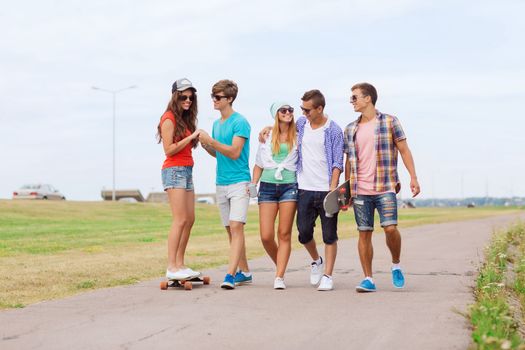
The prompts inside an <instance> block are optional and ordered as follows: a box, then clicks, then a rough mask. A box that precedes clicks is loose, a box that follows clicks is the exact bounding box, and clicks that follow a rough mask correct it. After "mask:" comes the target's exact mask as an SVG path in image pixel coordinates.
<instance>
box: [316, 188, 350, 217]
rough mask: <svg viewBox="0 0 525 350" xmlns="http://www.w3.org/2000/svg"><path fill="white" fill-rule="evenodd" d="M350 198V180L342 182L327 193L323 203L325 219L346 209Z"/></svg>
mask: <svg viewBox="0 0 525 350" xmlns="http://www.w3.org/2000/svg"><path fill="white" fill-rule="evenodd" d="M350 197H351V196H350V180H347V181H345V182H343V183H342V184H340V185H339V186H337V187H336V188H335V190H333V191H331V192H329V193H328V194H327V195H326V197H324V201H323V208H324V211H325V215H326V217H328V218H331V217H333V216H334V214H336V213H338V212H339V210H341V209H346V208H348V205H349V204H350Z"/></svg>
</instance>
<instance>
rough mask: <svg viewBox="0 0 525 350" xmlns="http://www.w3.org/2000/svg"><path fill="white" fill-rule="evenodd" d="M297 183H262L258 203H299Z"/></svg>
mask: <svg viewBox="0 0 525 350" xmlns="http://www.w3.org/2000/svg"><path fill="white" fill-rule="evenodd" d="M297 191H298V190H297V182H294V183H288V184H273V183H270V182H261V184H260V185H259V194H258V197H259V199H258V201H259V204H261V203H282V202H297Z"/></svg>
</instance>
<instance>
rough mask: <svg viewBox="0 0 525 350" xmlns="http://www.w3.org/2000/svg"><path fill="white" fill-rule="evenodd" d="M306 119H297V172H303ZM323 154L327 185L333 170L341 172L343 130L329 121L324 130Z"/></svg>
mask: <svg viewBox="0 0 525 350" xmlns="http://www.w3.org/2000/svg"><path fill="white" fill-rule="evenodd" d="M306 122H307V119H306V117H304V116H302V117H300V118H299V119H297V124H296V127H297V156H298V159H297V172H301V171H302V170H303V152H302V149H303V147H302V144H303V136H304V127H305V125H306ZM324 152H325V155H326V163H327V164H328V169H327V174H328V183H330V181H331V180H332V173H333V171H334V168H338V169H340V170H341V171H343V130H341V128H340V127H339V125H337V124H336V123H335V122H334V121H332V120H329V125H328V126H326V127H325V128H324Z"/></svg>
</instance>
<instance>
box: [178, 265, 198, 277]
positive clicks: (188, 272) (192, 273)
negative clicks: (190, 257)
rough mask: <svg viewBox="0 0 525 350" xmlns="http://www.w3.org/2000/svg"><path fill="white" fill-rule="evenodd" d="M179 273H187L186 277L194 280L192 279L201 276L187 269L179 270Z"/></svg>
mask: <svg viewBox="0 0 525 350" xmlns="http://www.w3.org/2000/svg"><path fill="white" fill-rule="evenodd" d="M181 271H184V272H185V273H187V274H188V275H190V277H189V278H194V277H199V276H200V275H201V273H200V272H199V271H193V270H192V269H190V268H189V267H187V268H185V269H183V270H181Z"/></svg>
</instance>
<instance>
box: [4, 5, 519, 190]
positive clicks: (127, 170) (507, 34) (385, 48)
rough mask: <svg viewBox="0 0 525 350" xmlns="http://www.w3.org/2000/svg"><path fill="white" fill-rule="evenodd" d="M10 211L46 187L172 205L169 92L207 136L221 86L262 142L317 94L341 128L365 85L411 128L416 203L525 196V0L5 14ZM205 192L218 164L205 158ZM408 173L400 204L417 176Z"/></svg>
mask: <svg viewBox="0 0 525 350" xmlns="http://www.w3.org/2000/svg"><path fill="white" fill-rule="evenodd" d="M2 5H3V6H2V10H1V11H0V31H1V32H2V35H1V37H0V44H1V51H0V174H1V175H0V176H1V177H0V198H10V197H11V194H12V192H13V190H15V189H17V188H18V187H20V186H21V185H23V184H25V183H37V182H42V183H51V184H53V185H54V186H55V187H57V188H59V189H60V190H61V191H62V192H63V193H64V194H65V195H66V197H68V199H74V200H100V190H101V189H102V188H104V187H105V188H107V189H110V188H111V186H112V99H111V94H107V93H103V92H100V91H95V90H93V89H91V87H92V86H98V87H101V88H105V89H109V90H117V89H121V88H125V87H128V86H130V85H137V86H138V88H136V89H132V90H127V91H123V92H121V93H119V94H117V110H116V113H117V124H116V181H117V188H138V189H140V190H141V191H142V193H143V194H144V195H145V196H146V195H147V194H148V193H149V192H151V191H160V190H162V185H161V178H160V168H161V164H162V161H163V159H164V156H163V152H162V147H161V146H160V145H158V144H156V141H155V132H156V126H157V123H158V121H159V117H160V116H161V114H162V113H163V111H164V110H165V108H166V104H167V102H168V100H169V97H170V87H171V84H172V82H173V81H174V80H175V79H178V78H182V77H187V78H189V79H190V80H192V81H193V83H194V84H195V86H196V87H197V89H198V94H199V96H198V97H199V110H200V113H199V126H200V127H201V128H203V129H206V130H208V131H210V129H211V125H212V122H213V120H214V119H215V118H217V117H218V114H217V113H216V112H215V111H214V110H213V108H212V103H211V101H210V98H209V93H210V89H211V86H212V85H213V84H214V83H215V82H216V81H217V80H219V79H223V78H229V79H233V80H235V81H236V82H237V83H238V85H239V89H240V92H239V95H238V98H237V101H236V103H235V104H234V108H235V109H236V110H237V111H239V112H241V113H242V114H244V115H245V116H246V117H247V118H248V120H249V121H250V123H251V125H252V152H251V153H252V154H251V159H252V162H251V165H253V159H254V156H255V150H256V140H255V134H256V132H257V131H258V130H259V129H260V128H261V127H263V126H264V125H268V124H270V123H271V122H272V120H271V118H270V116H269V112H268V109H269V106H270V104H271V103H272V102H273V101H274V100H282V99H284V100H288V101H290V103H291V104H292V105H293V106H295V107H298V106H299V104H300V97H301V96H302V94H303V93H304V92H305V91H306V90H310V89H313V88H318V89H320V90H321V91H322V92H323V93H324V94H325V96H326V99H327V107H326V112H327V113H328V115H329V116H330V117H331V118H332V119H334V120H335V121H336V122H337V123H338V124H339V125H340V126H341V127H344V126H345V125H347V124H348V123H350V122H351V121H352V120H353V119H355V118H356V117H357V115H356V114H355V113H354V112H353V110H352V108H351V105H350V104H349V102H348V100H349V96H350V87H351V86H352V85H353V84H354V83H356V82H362V81H367V82H370V83H372V84H374V85H375V86H376V87H377V89H378V92H379V100H378V103H377V108H378V109H379V110H381V111H384V112H387V113H390V114H394V115H396V116H398V117H399V119H400V120H401V122H402V124H403V127H404V129H405V132H406V133H407V135H408V143H409V146H410V147H411V149H412V152H413V154H414V157H415V161H416V168H417V172H418V177H419V180H420V183H421V186H422V193H421V198H430V197H460V196H462V195H463V196H484V195H486V194H489V195H491V196H510V195H519V196H525V184H524V183H523V179H524V174H525V161H524V158H525V157H524V155H525V151H524V149H525V139H524V136H523V130H524V129H525V117H524V116H523V113H522V109H523V102H524V101H525V68H524V67H525V66H524V65H523V62H525V45H524V43H525V37H524V34H523V33H525V25H524V24H523V23H524V22H523V15H524V14H525V3H524V2H523V1H520V0H516V1H510V0H509V1H505V0H503V1H499V2H495V1H484V0H481V1H462V2H457V1H447V0H445V1H411V0H400V1H390V0H374V1H364V0H343V1H339V0H327V1H306V0H303V1H299V0H292V1H283V0H279V1H277V0H275V1H274V0H265V1H241V0H231V1H229V0H212V1H209V0H208V1H187V2H181V1H147V2H146V1H135V2H129V1H91V2H86V1H24V0H21V1H17V2H12V1H9V2H8V1H2ZM194 156H195V162H196V164H195V168H194V176H195V185H196V192H197V193H206V192H213V191H214V189H215V185H214V171H215V160H214V159H212V158H211V157H209V156H208V155H207V154H205V152H204V151H203V150H202V149H201V148H198V149H197V150H195V152H194ZM400 165H401V171H400V174H401V178H402V182H403V184H404V191H403V192H402V195H403V197H408V196H409V192H408V190H407V189H408V182H409V181H408V176H407V172H406V170H405V169H404V167H403V166H402V163H401V162H400Z"/></svg>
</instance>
